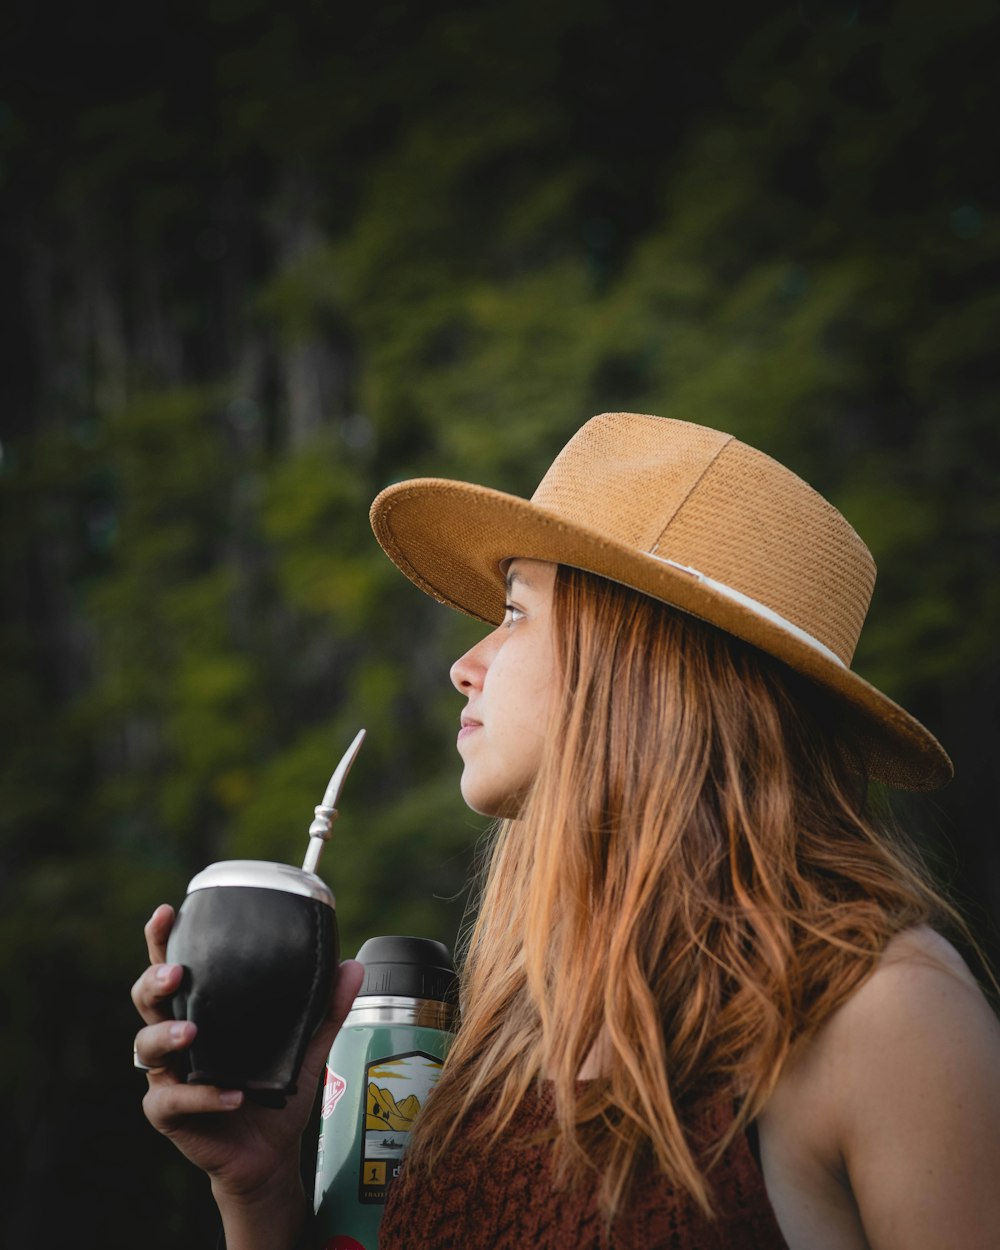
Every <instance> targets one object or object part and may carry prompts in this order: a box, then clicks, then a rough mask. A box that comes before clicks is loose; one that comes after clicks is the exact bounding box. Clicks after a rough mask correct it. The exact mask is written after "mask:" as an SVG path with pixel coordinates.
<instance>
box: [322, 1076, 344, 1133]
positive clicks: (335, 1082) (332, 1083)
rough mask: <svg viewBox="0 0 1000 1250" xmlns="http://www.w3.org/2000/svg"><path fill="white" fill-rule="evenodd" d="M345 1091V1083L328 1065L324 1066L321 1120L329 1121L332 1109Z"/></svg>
mask: <svg viewBox="0 0 1000 1250" xmlns="http://www.w3.org/2000/svg"><path fill="white" fill-rule="evenodd" d="M345 1089H347V1082H346V1081H345V1080H344V1078H343V1077H342V1076H338V1075H337V1073H336V1072H334V1070H333V1068H331V1067H330V1065H329V1064H327V1065H326V1079H325V1081H324V1083H323V1119H324V1120H329V1118H330V1116H332V1115H333V1109H334V1107H335V1106H336V1105H337V1103H338V1102H339V1101H340V1096H341V1094H343V1092H344V1090H345Z"/></svg>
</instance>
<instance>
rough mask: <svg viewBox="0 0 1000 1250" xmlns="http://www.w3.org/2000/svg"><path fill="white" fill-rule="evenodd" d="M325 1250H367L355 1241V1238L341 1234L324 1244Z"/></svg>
mask: <svg viewBox="0 0 1000 1250" xmlns="http://www.w3.org/2000/svg"><path fill="white" fill-rule="evenodd" d="M323 1250H365V1248H364V1246H363V1245H362V1244H361V1242H360V1241H355V1240H354V1238H353V1237H348V1236H347V1234H346V1233H339V1234H338V1235H337V1236H336V1237H331V1238H330V1240H329V1241H326V1242H324V1243H323Z"/></svg>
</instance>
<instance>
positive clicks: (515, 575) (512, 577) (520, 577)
mask: <svg viewBox="0 0 1000 1250" xmlns="http://www.w3.org/2000/svg"><path fill="white" fill-rule="evenodd" d="M515 582H521V583H522V584H523V585H525V586H527V587H528V589H529V590H531V589H533V585H532V581H531V578H530V577H527V576H526V575H525V574H524V573H521V572H519V571H518V570H517V569H511V571H510V572H509V573H508V574H507V583H506V585H507V593H508V594H510V592H511V591H512V590H513V589H514V583H515Z"/></svg>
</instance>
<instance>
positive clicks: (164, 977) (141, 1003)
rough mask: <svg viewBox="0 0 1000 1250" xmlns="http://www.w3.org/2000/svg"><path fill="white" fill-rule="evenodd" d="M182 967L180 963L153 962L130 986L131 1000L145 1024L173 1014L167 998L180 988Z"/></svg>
mask: <svg viewBox="0 0 1000 1250" xmlns="http://www.w3.org/2000/svg"><path fill="white" fill-rule="evenodd" d="M183 977H184V969H183V967H182V966H181V965H180V964H164V963H157V964H153V966H152V967H151V968H147V969H146V970H145V972H143V974H142V976H140V977H139V979H138V980H137V981H136V983H135V984H134V985H133V986H132V1002H133V1003H134V1004H135V1008H136V1011H138V1013H139V1015H140V1016H142V1018H143V1020H145V1021H146V1023H147V1024H154V1023H155V1022H156V1021H158V1020H168V1019H170V1018H171V1017H172V1016H173V1010H172V1008H171V1006H170V1003H169V999H170V997H171V995H173V994H175V993H176V992H177V990H178V989H179V988H180V984H181V981H182V979H183Z"/></svg>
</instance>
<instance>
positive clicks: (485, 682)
mask: <svg viewBox="0 0 1000 1250" xmlns="http://www.w3.org/2000/svg"><path fill="white" fill-rule="evenodd" d="M555 578H556V566H555V565H554V564H550V563H547V562H545V561H541V560H520V559H516V560H511V562H510V564H509V566H508V568H507V605H506V612H505V614H504V620H503V623H502V624H501V625H498V626H497V628H496V629H494V630H493V631H492V633H489V634H487V636H486V637H485V638H483V639H482V641H480V642H478V643H477V644H476V645H475V646H474V647H473V648H472V649H471V650H469V651H467V652H466V653H465V655H463V656H462V657H461V659H459V660H456V661H455V663H454V664H453V665H452V668H451V680H452V682H453V684H454V686H455V688H456V689H457V690H458V691H459V693H460V694H464V695H465V696H466V698H467V700H468V702H467V704H466V706H465V708H464V710H463V712H462V717H461V729H460V731H459V735H458V752H459V754H460V755H461V757H462V760H463V763H464V768H463V770H462V797H463V798H464V799H465V801H466V803H468V805H469V806H470V807H471V808H472V809H473V811H476V812H480V813H481V814H482V815H484V816H506V817H509V816H516V815H517V813H518V811H519V810H520V807H521V804H522V802H523V801H524V797H525V795H526V794H527V792H528V790H529V788H530V786H531V783H532V782H533V781H534V778H535V773H536V770H537V768H538V764H539V761H540V760H541V756H542V747H543V744H544V742H545V738H546V735H547V733H548V731H549V725H550V722H551V720H552V715H553V711H554V706H555V689H556V658H555V645H554V639H553V635H552V599H553V594H554V590H555Z"/></svg>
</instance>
